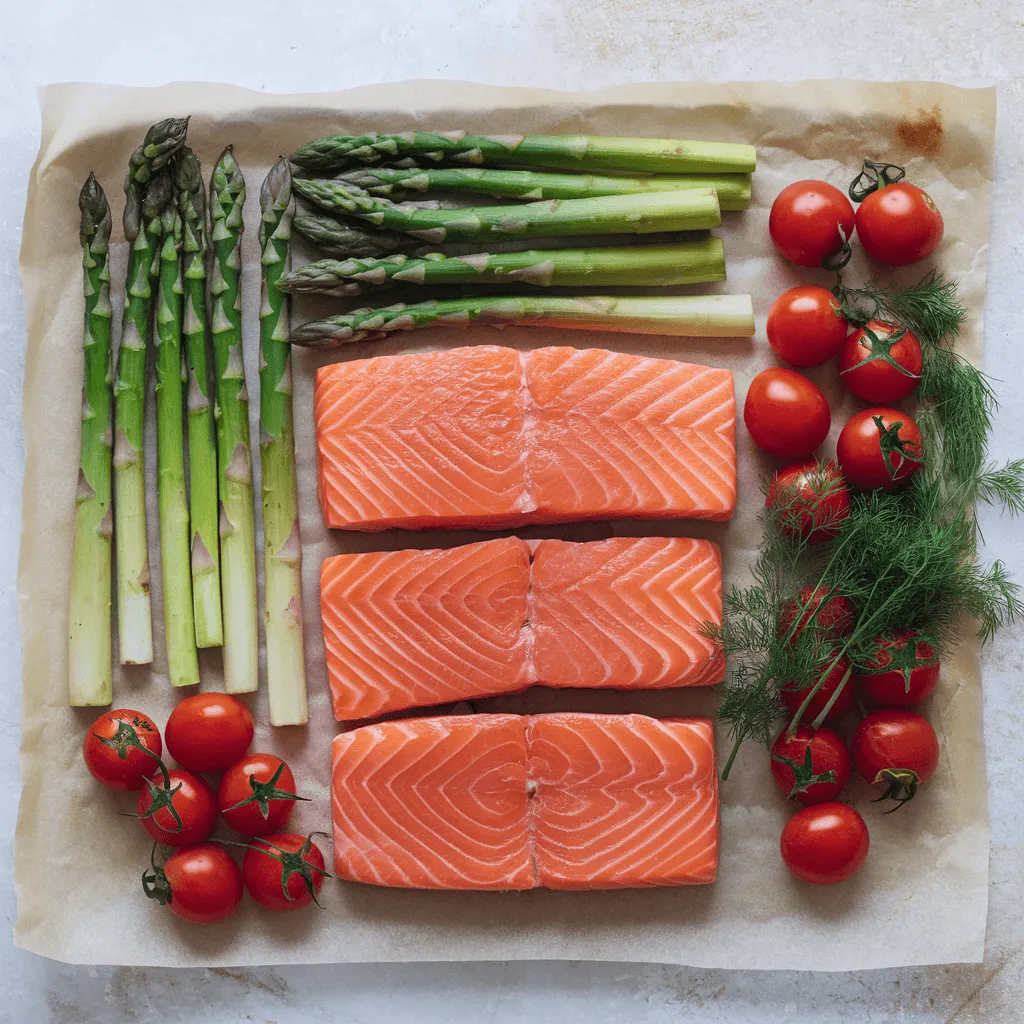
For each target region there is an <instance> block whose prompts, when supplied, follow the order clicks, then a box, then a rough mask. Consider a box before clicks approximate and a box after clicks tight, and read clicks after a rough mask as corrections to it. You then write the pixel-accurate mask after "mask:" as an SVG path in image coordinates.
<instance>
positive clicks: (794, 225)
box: [768, 181, 856, 267]
mask: <svg viewBox="0 0 1024 1024" xmlns="http://www.w3.org/2000/svg"><path fill="white" fill-rule="evenodd" d="M855 225H856V220H855V218H854V213H853V207H852V206H851V205H850V200H849V199H847V198H846V196H845V195H844V194H843V193H842V192H840V191H839V189H837V188H836V187H835V185H830V184H829V183H828V182H827V181H795V182H793V184H792V185H787V186H786V187H785V188H784V189H783V190H782V191H781V192H780V193H779V194H778V195H777V196H776V197H775V202H774V203H772V212H771V214H770V215H769V217H768V231H769V233H770V234H771V236H772V241H773V242H774V243H775V248H776V249H778V250H779V252H780V253H782V255H783V256H785V258H786V259H787V260H789V261H790V262H791V263H796V264H799V265H800V266H801V267H819V266H821V261H822V260H824V259H827V258H828V257H829V256H835V254H836V253H837V252H839V250H840V249H841V248H842V247H843V238H844V237H845V238H846V239H847V240H849V239H850V238H851V237H852V236H853V231H854V227H855ZM840 228H842V234H840V233H839V229H840Z"/></svg>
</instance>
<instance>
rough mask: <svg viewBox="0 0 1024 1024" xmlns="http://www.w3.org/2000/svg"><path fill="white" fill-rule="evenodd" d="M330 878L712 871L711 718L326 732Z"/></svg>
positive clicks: (538, 878) (643, 876)
mask: <svg viewBox="0 0 1024 1024" xmlns="http://www.w3.org/2000/svg"><path fill="white" fill-rule="evenodd" d="M331 804H332V808H333V817H334V867H335V872H336V874H337V875H338V877H339V878H345V879H348V880H349V881H353V882H366V883H369V884H371V885H386V886H398V887H404V888H413V889H532V888H536V887H537V886H545V887H547V888H549V889H610V888H627V887H639V886H653V885H697V884H702V883H707V882H713V881H714V879H715V872H716V870H717V867H718V782H717V775H716V769H715V743H714V731H713V729H712V725H711V722H710V720H709V719H706V718H666V719H655V718H648V717H647V716H646V715H587V714H577V713H572V712H570V713H563V714H550V715H531V716H518V715H464V716H451V717H447V718H414V719H406V720H404V721H400V722H381V723H377V724H374V725H365V726H362V727H361V728H358V729H354V730H352V731H351V732H347V733H342V734H341V735H340V736H337V737H335V740H334V747H333V767H332V782H331Z"/></svg>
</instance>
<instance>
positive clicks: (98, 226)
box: [78, 171, 111, 248]
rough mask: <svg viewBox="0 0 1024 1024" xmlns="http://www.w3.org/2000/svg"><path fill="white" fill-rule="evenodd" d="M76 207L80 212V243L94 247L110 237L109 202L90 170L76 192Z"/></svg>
mask: <svg viewBox="0 0 1024 1024" xmlns="http://www.w3.org/2000/svg"><path fill="white" fill-rule="evenodd" d="M78 208H79V210H81V212H82V222H81V227H80V229H79V238H80V239H81V242H82V245H91V246H92V247H93V248H95V247H96V245H97V243H100V242H105V241H106V240H107V239H109V238H110V225H111V218H110V204H109V203H108V202H107V197H106V194H105V193H104V191H103V187H102V186H101V185H100V183H99V181H98V180H97V179H96V175H95V174H93V173H92V172H91V171H90V172H89V177H88V178H86V179H85V184H84V185H83V186H82V191H81V192H80V193H79V194H78Z"/></svg>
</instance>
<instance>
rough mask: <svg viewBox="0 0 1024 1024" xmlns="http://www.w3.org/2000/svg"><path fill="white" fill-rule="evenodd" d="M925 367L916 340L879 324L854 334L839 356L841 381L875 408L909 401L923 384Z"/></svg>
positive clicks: (874, 323)
mask: <svg viewBox="0 0 1024 1024" xmlns="http://www.w3.org/2000/svg"><path fill="white" fill-rule="evenodd" d="M922 366H924V357H923V356H922V354H921V344H920V342H919V341H918V340H917V337H916V336H915V335H914V334H912V333H911V332H910V331H905V330H904V329H903V328H902V327H893V326H892V325H891V324H884V323H881V322H879V321H878V320H872V321H870V323H868V324H867V326H866V327H862V328H861V329H860V330H858V331H854V332H853V334H851V335H850V337H849V338H847V339H846V341H845V342H844V344H843V347H842V350H841V351H840V353H839V379H840V380H841V381H842V382H843V383H844V384H845V385H846V386H847V388H848V389H849V390H850V391H851V392H852V393H853V394H855V395H856V396H857V397H858V398H862V399H864V401H865V402H871V403H872V404H874V405H880V404H881V403H883V402H898V401H899V400H900V399H901V398H906V396H907V395H909V394H910V393H911V391H913V390H914V389H915V388H916V387H917V385H918V384H920V383H921V367H922Z"/></svg>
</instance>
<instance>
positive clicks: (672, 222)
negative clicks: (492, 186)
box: [295, 178, 722, 245]
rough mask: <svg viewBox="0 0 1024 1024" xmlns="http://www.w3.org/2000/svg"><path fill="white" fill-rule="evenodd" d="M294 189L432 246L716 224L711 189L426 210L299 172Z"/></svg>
mask: <svg viewBox="0 0 1024 1024" xmlns="http://www.w3.org/2000/svg"><path fill="white" fill-rule="evenodd" d="M295 191H296V192H298V193H299V194H300V195H301V196H302V197H303V198H304V199H308V200H309V201H310V202H312V203H315V204H316V205H317V206H321V207H323V208H324V209H327V210H340V211H341V212H343V213H346V214H349V215H350V216H353V217H357V218H359V219H361V220H364V221H366V222H368V223H370V224H373V225H374V226H375V227H382V228H386V229H388V230H391V231H400V232H402V233H403V234H406V235H412V236H413V237H414V238H422V239H423V240H424V241H425V242H430V243H431V244H432V245H437V244H439V243H441V242H446V241H451V242H458V241H482V240H484V239H510V238H511V239H517V240H518V239H521V238H538V237H541V238H542V237H550V236H552V235H593V234H601V233H604V234H630V235H633V234H650V233H652V232H656V231H700V230H703V229H705V228H715V227H718V226H719V224H721V222H722V218H721V213H720V212H719V207H718V195H717V193H716V192H715V191H714V190H713V189H694V190H691V191H675V192H652V193H649V194H646V195H643V194H642V195H626V196H601V197H599V198H597V199H550V200H545V201H544V202H540V203H522V204H520V205H518V206H480V207H469V208H466V209H462V210H424V209H419V208H417V207H413V206H402V205H398V204H396V203H392V202H389V201H388V200H387V199H380V198H375V197H374V196H371V195H369V194H368V193H366V192H364V191H363V190H362V189H358V188H354V187H352V186H351V185H346V184H345V183H344V182H341V181H334V180H331V179H323V178H297V179H296V180H295Z"/></svg>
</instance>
